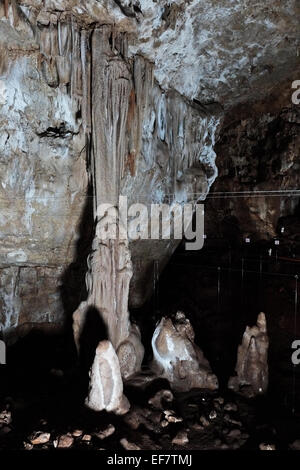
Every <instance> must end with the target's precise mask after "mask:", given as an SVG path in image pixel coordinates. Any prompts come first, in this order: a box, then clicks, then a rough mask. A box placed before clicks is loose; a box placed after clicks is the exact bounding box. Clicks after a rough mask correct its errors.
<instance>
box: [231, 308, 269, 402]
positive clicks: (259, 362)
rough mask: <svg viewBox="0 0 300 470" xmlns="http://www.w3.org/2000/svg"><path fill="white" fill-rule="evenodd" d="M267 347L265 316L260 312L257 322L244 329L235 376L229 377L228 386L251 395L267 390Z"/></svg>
mask: <svg viewBox="0 0 300 470" xmlns="http://www.w3.org/2000/svg"><path fill="white" fill-rule="evenodd" d="M268 347H269V338H268V334H267V322H266V316H265V314H264V313H260V314H259V315H258V318H257V324H256V325H255V326H252V327H250V326H247V328H246V330H245V333H244V335H243V339H242V344H241V345H240V346H239V347H238V354H237V363H236V367H235V372H236V376H234V377H231V378H230V379H229V383H228V387H229V388H231V389H233V390H235V391H236V392H240V393H242V394H244V395H247V396H251V397H252V396H255V395H259V394H262V393H265V392H266V391H267V388H268Z"/></svg>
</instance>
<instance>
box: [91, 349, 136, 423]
mask: <svg viewBox="0 0 300 470" xmlns="http://www.w3.org/2000/svg"><path fill="white" fill-rule="evenodd" d="M85 403H86V406H88V407H89V408H90V409H92V410H94V411H103V410H106V411H108V412H114V413H116V414H119V415H122V414H125V413H127V412H128V410H129V408H130V404H129V402H128V400H127V398H126V397H125V395H123V381H122V376H121V372H120V365H119V361H118V357H117V355H116V353H115V350H114V348H113V346H112V344H111V343H110V341H101V342H100V343H99V344H98V347H97V349H96V354H95V359H94V362H93V365H92V367H91V370H90V389H89V394H88V397H87V399H86V402H85Z"/></svg>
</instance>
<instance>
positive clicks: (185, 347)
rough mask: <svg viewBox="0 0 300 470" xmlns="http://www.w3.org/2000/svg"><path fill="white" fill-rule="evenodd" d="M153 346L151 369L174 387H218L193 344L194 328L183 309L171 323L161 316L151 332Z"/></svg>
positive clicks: (206, 363)
mask: <svg viewBox="0 0 300 470" xmlns="http://www.w3.org/2000/svg"><path fill="white" fill-rule="evenodd" d="M152 349H153V363H152V368H153V370H154V371H155V372H156V373H157V375H158V376H160V377H164V378H166V379H168V380H169V382H170V384H171V386H172V388H173V389H174V390H178V391H187V390H191V389H192V388H207V389H210V390H216V389H217V388H218V379H217V377H216V376H215V375H214V374H213V373H212V371H211V369H210V366H209V363H208V361H207V360H206V359H205V357H204V355H203V353H202V351H201V350H200V349H199V348H198V347H197V345H196V344H195V343H194V331H193V328H192V326H191V324H190V322H189V320H188V319H186V318H185V315H184V314H183V313H182V312H178V313H177V314H176V318H175V321H174V323H173V322H172V320H171V319H170V318H162V320H161V321H160V323H159V324H158V326H157V327H156V330H155V331H154V334H153V338H152Z"/></svg>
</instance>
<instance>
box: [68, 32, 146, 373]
mask: <svg viewBox="0 0 300 470" xmlns="http://www.w3.org/2000/svg"><path fill="white" fill-rule="evenodd" d="M122 37H124V36H122ZM114 41H115V38H114V34H113V33H112V28H111V27H110V26H103V27H101V28H99V29H96V30H95V31H94V33H93V36H92V77H91V82H92V99H91V115H92V159H91V161H92V168H91V173H92V178H93V188H94V215H95V220H96V235H95V238H94V241H93V246H92V252H91V254H90V256H89V258H88V273H87V276H86V285H87V290H88V298H87V301H85V302H82V303H81V304H80V306H79V308H78V309H77V311H76V312H75V313H74V316H73V318H74V323H73V329H74V338H75V343H76V346H77V348H78V349H79V344H80V334H81V332H82V329H83V327H84V322H85V318H86V313H87V310H88V308H89V307H91V306H93V307H96V308H97V309H98V311H99V314H100V315H101V317H102V320H103V321H104V323H105V325H106V327H107V333H108V340H109V341H110V342H111V344H112V345H113V347H114V349H115V351H116V352H117V355H118V358H119V363H120V367H121V373H122V376H123V378H127V377H129V376H130V375H132V374H133V373H134V372H136V371H137V370H139V369H140V366H141V363H142V359H143V355H144V348H143V346H142V344H141V341H140V333H139V330H138V328H137V327H136V326H135V325H131V324H130V320H129V312H128V295H129V284H130V280H131V277H132V263H131V256H130V250H129V246H128V240H127V238H125V237H123V238H121V237H118V236H117V237H113V238H109V237H107V236H104V235H103V233H104V232H105V230H104V228H105V227H104V226H107V225H108V226H109V228H111V229H112V230H111V232H112V233H117V235H118V233H119V231H121V229H122V227H121V224H122V222H121V221H118V220H117V218H115V217H111V218H108V217H107V216H105V214H102V215H101V216H99V212H98V209H99V207H100V205H101V204H111V205H112V206H113V207H114V208H115V209H114V212H115V214H116V215H118V200H119V188H120V177H121V174H122V172H123V167H124V157H125V151H126V149H127V145H126V139H127V135H126V128H127V115H128V106H129V99H130V94H131V91H132V89H133V83H132V79H131V74H130V70H129V69H128V66H127V63H126V62H125V61H124V59H123V58H122V57H121V55H120V54H119V52H117V49H116V48H115V45H114ZM119 46H120V47H124V44H123V45H122V41H121V43H120V42H119ZM123 52H124V50H123ZM106 232H108V231H107V230H106Z"/></svg>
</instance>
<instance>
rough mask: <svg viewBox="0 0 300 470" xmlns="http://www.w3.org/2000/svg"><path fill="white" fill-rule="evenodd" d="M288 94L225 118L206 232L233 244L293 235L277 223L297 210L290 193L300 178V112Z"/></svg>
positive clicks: (208, 200) (292, 194)
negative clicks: (274, 102) (273, 106)
mask: <svg viewBox="0 0 300 470" xmlns="http://www.w3.org/2000/svg"><path fill="white" fill-rule="evenodd" d="M282 96H284V94H282V95H281V98H282ZM290 98H291V97H290V95H288V96H287V97H286V98H285V99H283V100H281V103H278V105H277V106H276V109H273V110H272V109H271V108H270V107H269V106H268V107H267V109H266V108H265V107H263V108H262V109H260V110H257V109H255V108H253V109H250V110H248V115H247V116H245V115H243V113H241V112H240V113H236V115H235V117H234V116H232V117H231V118H232V121H231V122H228V123H227V125H226V123H224V127H223V129H222V130H221V131H220V139H219V141H218V143H217V145H216V152H217V155H218V157H217V166H218V170H219V177H218V179H217V180H216V181H215V183H214V185H213V187H212V188H211V194H210V196H209V198H208V199H207V201H206V214H207V218H206V222H207V223H206V230H207V234H208V236H210V237H213V238H223V237H224V238H228V239H229V240H230V239H231V242H233V243H234V242H238V241H239V242H242V241H243V240H245V238H246V237H250V238H251V240H252V241H258V240H272V239H273V238H276V237H286V236H288V235H291V234H288V231H287V226H286V227H285V228H286V230H285V232H283V233H281V228H282V227H283V226H284V225H285V224H283V223H280V219H281V218H284V217H287V216H293V215H297V214H295V212H297V208H298V205H299V200H300V198H299V196H297V193H293V190H296V191H297V190H299V183H300V173H299V157H300V154H299V144H300V136H299V123H300V112H299V107H297V106H296V105H293V104H292V103H291V99H290ZM289 190H291V192H289ZM294 228H295V230H296V227H294ZM234 234H235V235H234Z"/></svg>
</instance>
